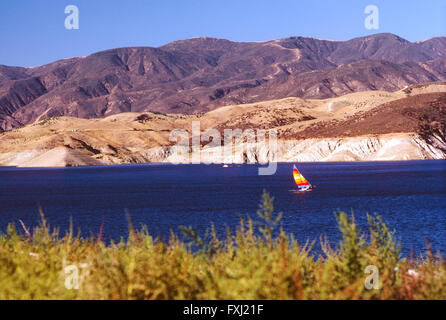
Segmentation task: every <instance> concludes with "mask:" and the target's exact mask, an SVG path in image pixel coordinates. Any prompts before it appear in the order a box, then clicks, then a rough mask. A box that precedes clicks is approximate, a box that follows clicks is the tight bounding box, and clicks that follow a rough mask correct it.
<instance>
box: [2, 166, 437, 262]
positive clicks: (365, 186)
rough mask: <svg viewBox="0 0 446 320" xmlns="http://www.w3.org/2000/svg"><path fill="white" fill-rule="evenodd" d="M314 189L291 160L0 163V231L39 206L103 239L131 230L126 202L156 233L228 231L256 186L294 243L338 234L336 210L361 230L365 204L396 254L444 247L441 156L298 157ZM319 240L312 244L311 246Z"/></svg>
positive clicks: (59, 221) (249, 204)
mask: <svg viewBox="0 0 446 320" xmlns="http://www.w3.org/2000/svg"><path fill="white" fill-rule="evenodd" d="M298 167H299V169H300V171H301V172H302V173H303V174H304V176H305V177H307V178H308V179H309V180H310V181H311V182H312V183H313V184H315V185H317V188H316V189H315V190H313V191H312V192H307V193H302V194H295V193H293V192H291V191H290V190H292V189H295V184H294V181H293V178H292V164H289V163H286V164H285V163H283V164H279V165H278V170H277V172H276V174H275V175H272V176H259V175H258V174H257V173H258V167H257V166H256V165H233V166H231V167H229V168H223V167H222V166H221V165H123V166H109V167H84V168H63V169H55V168H52V169H24V168H20V169H19V168H0V230H2V232H4V231H5V230H6V226H7V224H8V223H16V225H17V228H18V229H20V225H19V223H18V220H19V219H21V220H23V221H24V223H25V224H26V225H27V226H29V227H32V226H35V225H37V224H38V222H39V220H40V217H39V211H38V206H39V205H40V206H41V207H42V209H43V211H44V213H45V216H46V218H47V220H48V222H49V223H50V225H51V226H57V227H59V228H60V229H61V230H62V231H65V230H67V229H68V227H69V223H70V217H72V220H73V225H74V228H75V230H77V229H80V230H81V231H82V234H83V235H85V236H88V235H89V234H90V233H91V232H92V233H93V234H95V235H97V234H98V231H99V228H100V225H101V223H102V221H103V222H104V236H105V238H106V239H115V240H119V238H120V237H124V238H126V237H127V235H128V227H127V226H128V224H127V217H126V211H127V212H128V213H129V215H130V217H131V220H132V222H133V224H134V225H135V226H137V225H140V224H144V225H146V226H147V227H148V229H149V232H150V233H151V234H152V235H154V236H160V237H162V238H164V239H165V238H168V236H169V232H170V230H173V231H175V232H179V230H178V227H179V226H193V227H194V228H196V229H197V230H198V231H199V232H200V233H202V234H204V232H205V230H206V229H207V228H209V227H210V225H211V223H214V224H215V227H216V229H217V231H218V232H219V233H221V234H224V233H225V229H226V227H227V226H229V227H230V228H231V229H232V230H234V228H235V226H237V225H238V224H239V221H240V216H246V215H247V214H249V215H251V216H252V217H254V216H255V215H256V210H257V208H258V204H259V201H260V197H261V194H262V191H263V189H265V190H267V191H268V192H269V193H270V194H271V195H272V196H274V197H275V206H276V209H277V211H281V212H283V219H282V225H283V228H284V229H285V231H287V232H290V233H293V234H294V236H295V238H296V239H297V240H298V241H300V242H305V241H306V240H307V239H310V240H315V239H316V240H318V239H319V237H320V236H321V235H326V236H327V237H328V239H329V240H330V242H332V244H333V245H336V243H337V242H338V241H339V231H338V230H337V225H336V219H335V215H334V212H335V211H336V210H338V209H340V210H344V211H348V212H351V211H353V212H354V214H355V220H356V221H357V223H358V224H359V225H360V226H361V229H362V230H363V231H367V218H366V214H367V213H378V214H379V215H381V216H382V217H383V218H384V220H385V221H386V222H387V223H388V224H389V225H390V227H391V228H392V229H395V230H396V232H397V233H396V234H397V237H398V238H399V239H400V240H401V243H402V248H403V254H405V255H408V254H409V253H410V250H411V249H413V250H414V252H415V253H416V254H423V253H425V249H426V245H425V244H426V240H428V241H429V243H430V244H431V246H432V247H433V248H434V249H436V250H440V251H441V252H442V254H444V252H445V251H446V234H445V230H446V209H445V207H446V206H445V205H446V161H408V162H356V163H346V162H343V163H299V164H298ZM318 248H319V247H318V245H316V247H315V250H316V251H317V250H318Z"/></svg>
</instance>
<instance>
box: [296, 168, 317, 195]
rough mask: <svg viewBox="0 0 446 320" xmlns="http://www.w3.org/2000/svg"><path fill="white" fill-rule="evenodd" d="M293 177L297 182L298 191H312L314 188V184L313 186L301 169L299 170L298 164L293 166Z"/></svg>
mask: <svg viewBox="0 0 446 320" xmlns="http://www.w3.org/2000/svg"><path fill="white" fill-rule="evenodd" d="M293 177H294V181H295V182H296V184H297V188H298V190H297V191H311V190H312V189H313V188H314V186H312V185H311V183H310V182H309V181H308V180H307V179H305V177H304V176H303V175H302V174H301V173H300V172H299V170H297V168H296V165H294V166H293Z"/></svg>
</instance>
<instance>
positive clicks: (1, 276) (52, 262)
mask: <svg viewBox="0 0 446 320" xmlns="http://www.w3.org/2000/svg"><path fill="white" fill-rule="evenodd" d="M336 217H337V222H338V226H339V230H340V232H341V233H342V240H341V242H340V243H339V246H338V247H337V249H333V248H331V247H330V245H329V244H328V242H327V241H326V240H324V238H321V239H320V241H319V245H320V246H321V248H322V252H323V253H321V254H320V255H318V256H317V257H314V256H312V255H310V250H311V248H312V246H314V245H316V243H315V242H313V243H306V244H304V245H301V244H299V243H298V242H297V241H296V240H294V239H293V237H292V235H288V234H286V233H285V232H284V231H283V230H282V229H281V227H280V218H281V216H280V215H279V214H276V213H275V212H274V210H273V199H272V198H271V197H269V196H268V194H266V193H264V194H263V201H262V204H261V206H260V208H259V211H258V215H257V217H256V219H250V218H248V219H246V220H243V219H242V220H241V222H240V225H239V227H238V229H237V231H236V232H235V233H231V232H229V231H227V235H226V237H224V238H219V237H218V236H217V235H216V232H215V229H214V228H213V227H211V229H210V231H209V233H208V235H206V236H205V237H203V238H201V237H200V236H199V235H198V234H197V233H196V232H195V231H194V230H193V229H192V228H182V232H183V233H184V234H185V236H186V238H187V239H190V240H184V241H183V240H180V237H178V236H177V235H175V234H174V233H172V234H171V236H170V239H169V240H168V241H167V242H163V241H159V240H157V239H154V238H153V237H151V236H150V235H149V232H148V231H147V229H146V228H141V229H135V228H133V227H132V224H131V222H130V221H129V231H130V233H129V234H130V235H129V238H128V239H127V240H126V241H124V240H121V241H120V242H119V243H111V244H108V245H107V244H105V243H104V242H103V241H102V240H101V237H102V232H100V233H99V235H98V236H97V237H95V236H91V237H90V238H88V239H86V238H81V237H80V236H79V235H77V236H76V235H74V234H73V231H72V228H70V230H69V231H68V232H66V233H65V235H63V236H62V235H60V234H59V232H58V230H57V229H51V228H50V227H49V226H48V225H47V223H46V221H45V219H44V217H43V216H42V222H41V224H40V226H38V227H36V228H35V229H34V230H28V229H27V228H26V226H25V225H23V224H22V225H21V226H20V224H19V228H20V229H16V228H15V226H14V225H13V224H11V225H9V227H8V230H7V232H6V233H5V234H1V235H0V299H446V264H445V262H444V261H443V260H442V259H441V257H440V256H439V255H438V256H435V255H433V254H432V253H431V252H430V251H428V252H427V253H426V256H425V257H424V258H418V259H416V260H415V259H413V258H410V259H408V258H402V257H401V255H400V251H399V246H398V243H397V242H396V241H395V237H394V233H393V232H391V231H390V230H389V228H388V227H387V225H386V224H385V223H384V221H382V219H381V218H379V217H371V216H369V230H368V233H367V234H363V233H361V232H360V230H359V229H358V226H357V225H356V224H355V222H354V218H353V216H352V217H349V216H348V215H347V214H346V213H344V212H340V213H338V214H337V216H336ZM369 265H374V266H376V268H377V270H378V271H379V279H378V282H373V281H370V279H367V277H370V276H371V274H367V273H365V271H366V268H367V266H369ZM76 274H77V275H78V280H77V282H76V280H75V279H76V278H75V275H76ZM368 280H369V281H368ZM366 281H368V282H369V283H372V284H373V283H375V284H378V285H379V288H378V289H373V288H372V289H367V288H366V286H365V282H366ZM66 285H68V286H69V287H70V286H71V287H73V286H74V287H75V288H76V287H78V289H77V290H76V289H71V290H69V289H67V287H66Z"/></svg>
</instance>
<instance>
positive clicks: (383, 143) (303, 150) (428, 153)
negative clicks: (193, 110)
mask: <svg viewBox="0 0 446 320" xmlns="http://www.w3.org/2000/svg"><path fill="white" fill-rule="evenodd" d="M273 149H274V148H273V146H272V145H270V144H268V143H263V144H262V143H261V144H253V143H251V144H245V145H242V144H238V145H235V146H234V148H233V154H232V155H231V154H230V152H225V149H224V148H220V147H214V148H204V149H203V151H202V153H201V156H200V160H201V162H207V163H243V162H250V163H255V162H260V163H265V162H267V161H269V160H271V158H270V157H271V156H272V154H273V153H274V150H273ZM193 157H195V159H197V158H198V157H197V155H196V154H194V155H191V154H184V153H183V154H181V155H178V154H170V155H169V156H168V157H167V158H166V159H165V161H163V162H174V163H178V162H182V163H190V162H191V159H192V158H193ZM427 159H446V143H445V141H443V140H442V139H441V138H439V137H437V136H433V137H431V138H430V140H429V141H425V140H424V139H422V138H421V137H420V136H419V135H418V134H411V133H407V134H404V133H401V134H387V135H378V136H361V137H348V138H324V139H306V140H280V141H278V143H277V153H276V158H275V160H276V161H277V162H323V161H391V160H427Z"/></svg>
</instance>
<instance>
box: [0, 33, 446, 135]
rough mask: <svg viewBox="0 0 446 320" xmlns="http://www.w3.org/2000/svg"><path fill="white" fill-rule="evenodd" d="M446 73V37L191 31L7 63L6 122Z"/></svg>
mask: <svg viewBox="0 0 446 320" xmlns="http://www.w3.org/2000/svg"><path fill="white" fill-rule="evenodd" d="M444 80H446V37H438V38H432V39H429V40H425V41H421V42H415V43H412V42H409V41H407V40H404V39H402V38H400V37H398V36H396V35H393V34H377V35H372V36H367V37H361V38H355V39H352V40H349V41H328V40H319V39H314V38H304V37H291V38H287V39H280V40H272V41H266V42H232V41H228V40H223V39H213V38H193V39H189V40H182V41H174V42H172V43H169V44H167V45H165V46H162V47H159V48H151V47H134V48H119V49H112V50H107V51H103V52H98V53H95V54H92V55H90V56H88V57H81V58H71V59H65V60H61V61H57V62H54V63H50V64H48V65H44V66H39V67H34V68H22V67H8V66H1V65H0V129H4V130H5V129H11V128H17V127H21V126H23V125H27V124H31V123H34V122H36V121H42V120H44V119H47V118H52V117H60V116H69V117H77V118H84V119H91V118H105V117H110V116H111V115H115V114H119V113H128V112H136V113H143V112H151V111H158V112H164V113H169V114H186V115H191V114H200V113H203V112H208V111H211V110H213V109H215V108H217V107H220V106H225V105H239V104H247V103H256V102H260V101H265V100H272V99H283V98H287V97H300V98H305V99H309V98H311V99H314V98H318V99H327V98H336V97H340V96H342V95H345V94H349V93H353V92H362V91H376V90H381V91H388V92H391V91H396V90H399V89H401V88H403V87H404V86H406V85H411V84H420V83H430V82H437V81H444ZM440 99H441V97H440Z"/></svg>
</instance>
